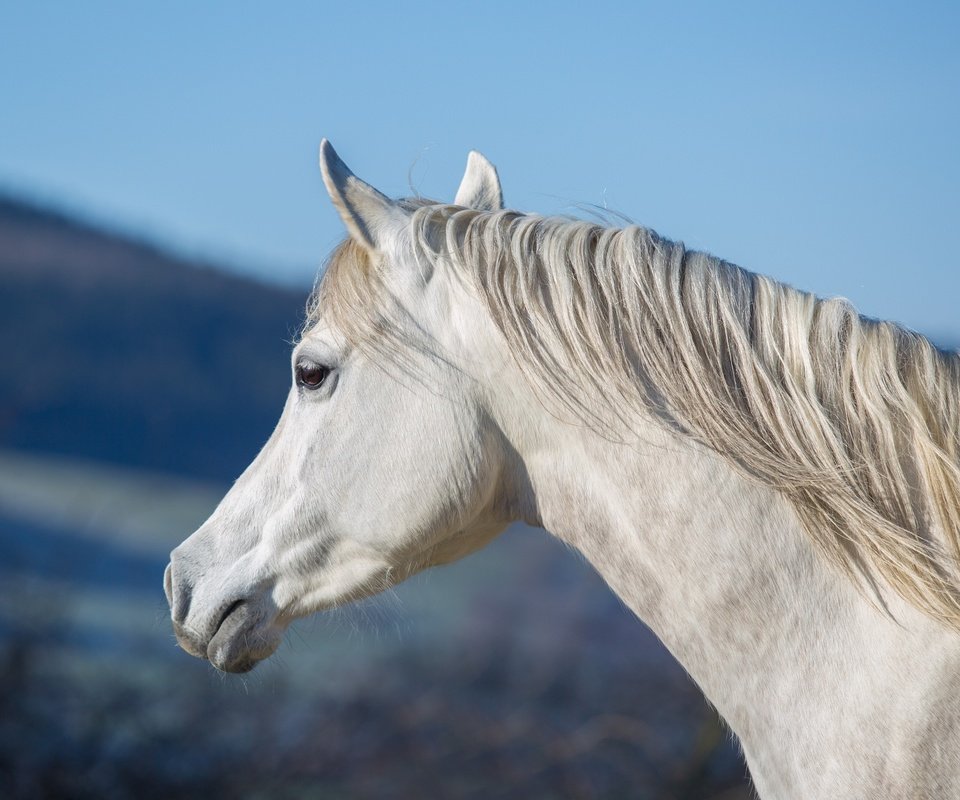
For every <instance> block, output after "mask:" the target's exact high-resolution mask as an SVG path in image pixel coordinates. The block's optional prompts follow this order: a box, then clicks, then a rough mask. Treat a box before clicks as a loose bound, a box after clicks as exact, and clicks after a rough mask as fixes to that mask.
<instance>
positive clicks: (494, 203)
mask: <svg viewBox="0 0 960 800" xmlns="http://www.w3.org/2000/svg"><path fill="white" fill-rule="evenodd" d="M453 203H454V205H457V206H464V207H465V208H476V209H478V210H479V211H499V210H500V209H501V208H503V190H502V189H501V188H500V178H499V177H498V176H497V168H496V167H495V166H493V164H491V163H490V162H489V161H487V159H486V158H484V157H483V156H482V155H480V153H478V152H477V151H476V150H471V151H470V155H468V156H467V171H466V172H464V173H463V180H462V181H460V188H459V189H457V198H456V200H454V201H453Z"/></svg>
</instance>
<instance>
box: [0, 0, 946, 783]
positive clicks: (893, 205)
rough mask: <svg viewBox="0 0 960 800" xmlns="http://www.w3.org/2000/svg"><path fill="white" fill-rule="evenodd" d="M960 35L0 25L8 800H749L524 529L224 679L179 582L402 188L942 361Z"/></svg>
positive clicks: (15, 7)
mask: <svg viewBox="0 0 960 800" xmlns="http://www.w3.org/2000/svg"><path fill="white" fill-rule="evenodd" d="M958 41H960V7H958V6H957V5H956V4H955V3H919V4H911V5H910V6H909V8H907V7H905V6H902V5H899V4H892V3H891V4H886V3H840V4H838V3H832V2H831V3H816V2H815V3H805V4H802V5H798V6H795V7H785V6H783V5H782V4H765V3H739V2H734V3H723V4H718V3H707V2H703V3H684V4H677V3H658V4H651V3H611V2H602V1H600V2H594V3H590V4H589V5H584V4H581V3H568V2H553V3H551V4H550V5H549V6H544V5H542V4H526V5H522V4H521V5H518V4H507V3H500V2H485V3H479V4H471V5H466V4H451V3H439V2H433V0H424V1H423V2H419V3H417V4H387V3H368V4H348V3H342V4H330V3H328V4H320V3H284V4H281V5H279V6H278V5H276V4H271V5H268V4H266V3H260V4H247V3H229V4H227V3H209V4H196V3H165V4H163V5H162V6H159V5H152V6H146V5H143V4H129V3H119V2H116V3H106V2H90V3H84V4H62V3H46V2H32V3H23V4H12V3H8V4H3V5H2V6H0V353H2V355H0V367H2V368H0V796H2V797H4V798H7V797H9V798H58V797H65V798H66V797H70V798H128V797H129V798H134V797H136V798H154V797H156V798H160V797H164V798H169V797H204V798H220V797H250V798H287V797H289V798H301V797H315V798H354V797H357V798H365V797H370V798H377V797H403V798H406V797H409V798H414V797H417V798H419V797H438V798H440V797H442V798H446V797H451V798H455V797H480V798H500V797H502V798H508V797H523V798H554V797H571V798H581V797H582V798H589V797H602V798H626V797H637V798H693V799H699V798H704V799H706V798H711V799H712V800H720V799H721V798H724V799H725V800H733V799H734V798H747V797H749V796H750V794H749V790H748V784H747V776H746V768H745V766H744V764H743V763H742V761H741V758H740V756H739V753H738V750H737V747H736V745H735V744H734V743H733V742H732V741H731V739H730V736H729V734H728V733H727V732H726V731H725V730H724V729H723V727H722V725H721V723H720V722H719V721H718V719H717V718H716V715H715V714H714V712H713V711H712V709H710V707H709V706H708V705H707V704H706V702H705V701H704V700H703V699H702V698H701V696H700V694H699V692H698V690H697V689H696V687H695V686H694V685H693V683H692V682H691V681H690V680H689V679H688V678H687V677H686V675H685V674H684V672H683V670H682V669H681V668H680V667H679V666H678V665H677V664H676V663H675V662H674V661H673V659H672V658H671V656H670V655H669V653H667V652H666V651H665V650H664V648H663V647H662V645H660V644H659V643H658V642H657V640H656V639H655V637H654V636H653V635H652V634H651V633H650V632H649V631H648V630H647V629H646V628H645V627H644V626H643V625H642V624H641V623H640V622H639V621H637V620H636V619H635V618H634V617H633V616H632V615H631V614H630V613H629V612H628V611H626V610H625V609H624V608H623V606H622V605H621V604H620V602H619V601H618V600H617V599H616V598H615V597H614V596H613V595H612V593H611V592H610V591H609V590H607V589H606V587H605V586H604V584H603V582H602V581H601V580H600V579H599V578H598V577H597V576H596V575H595V574H594V572H593V571H592V570H591V568H590V567H589V565H587V564H585V563H584V562H583V560H582V559H581V558H579V557H578V556H577V555H576V554H575V553H572V552H570V551H568V550H566V549H565V548H563V547H562V546H560V545H559V544H558V543H556V542H555V541H554V540H552V539H550V538H549V536H548V535H547V534H545V533H544V532H542V531H535V530H530V529H525V528H518V529H515V530H511V531H509V532H508V533H507V534H505V535H504V537H502V539H501V540H499V541H498V542H496V543H495V544H493V545H492V546H490V547H489V548H487V549H486V550H484V551H482V552H480V553H478V554H476V555H474V556H472V557H470V558H469V559H466V560H465V561H463V562H461V563H459V564H456V565H453V566H451V567H445V568H442V569H438V570H434V571H432V572H431V573H429V574H426V575H423V576H420V577H418V578H417V579H415V580H413V581H411V582H410V583H408V584H406V585H404V586H402V587H400V588H399V589H398V590H396V591H395V592H393V593H391V594H389V595H387V596H385V597H381V598H378V599H376V600H373V601H370V602H367V603H364V604H360V605H358V606H355V607H353V608H350V609H346V610H343V611H340V612H337V613H335V614H328V615H322V616H318V617H316V618H314V619H311V620H305V621H303V622H301V623H300V624H297V625H295V626H294V629H293V630H292V631H291V633H290V635H289V636H288V640H287V641H286V643H285V644H284V645H283V647H282V648H281V650H280V651H279V653H278V654H277V655H276V656H274V657H273V658H272V659H271V660H270V661H269V662H267V663H265V664H263V665H262V666H260V667H258V669H257V670H256V671H255V672H253V673H252V674H250V675H249V676H245V677H223V676H221V675H218V674H216V673H215V672H214V671H213V670H212V668H210V667H209V665H208V664H206V663H203V662H200V661H198V660H196V659H193V658H191V657H189V656H187V655H186V654H184V653H183V652H181V651H179V650H178V649H177V648H176V647H175V642H174V639H173V635H172V632H171V630H170V626H169V622H168V618H167V617H168V614H167V609H166V603H165V601H164V598H163V592H162V588H161V581H162V573H163V568H164V566H165V564H166V560H167V554H168V553H169V550H170V549H171V548H172V547H174V546H175V545H176V544H178V543H179V542H180V541H181V540H182V539H183V538H185V537H186V536H187V535H189V533H191V532H192V531H193V529H194V528H195V527H196V526H197V525H198V524H199V523H200V522H202V521H203V520H204V519H205V517H206V516H207V515H208V514H209V513H210V511H211V510H212V509H213V507H214V506H215V505H216V503H217V502H218V500H219V498H220V497H221V496H222V494H223V492H224V491H225V490H226V488H227V487H228V486H229V484H230V482H231V480H232V479H234V478H235V477H236V476H237V475H238V474H239V473H240V472H241V471H242V470H243V469H244V467H245V466H246V465H247V463H248V462H249V461H250V459H251V458H252V457H253V456H254V455H255V454H256V452H257V450H258V448H259V447H260V446H261V445H262V444H263V442H264V441H265V440H266V438H267V437H268V436H269V434H270V431H271V429H272V426H273V424H274V423H275V421H276V419H277V417H278V416H279V412H280V409H281V407H282V404H283V400H284V397H285V394H286V391H287V385H288V380H289V368H288V363H287V359H288V355H289V349H290V341H291V340H292V339H293V338H294V337H295V336H296V334H297V331H298V328H299V326H300V324H301V322H302V318H303V307H304V302H305V300H306V297H307V294H308V292H309V289H310V286H311V285H312V282H313V280H314V278H315V276H316V274H317V271H318V269H320V268H321V265H322V262H323V259H324V257H325V255H326V254H327V253H328V252H329V251H330V250H331V248H332V247H333V246H334V245H335V244H336V243H337V242H338V241H339V239H340V238H341V237H342V235H343V232H342V229H341V224H340V221H339V219H338V218H337V217H336V214H335V213H334V211H333V209H332V207H331V206H330V204H329V202H328V200H327V197H326V194H325V192H324V190H323V187H322V183H321V181H320V177H319V172H318V170H317V167H316V153H317V146H318V144H319V141H320V138H321V137H322V136H326V137H328V138H330V139H331V141H332V142H333V143H334V145H335V146H336V147H337V148H338V150H339V152H340V154H341V155H342V156H343V157H344V158H345V160H346V161H347V162H348V163H349V164H350V166H351V167H352V168H353V169H354V170H355V171H356V172H357V173H358V174H359V175H361V176H362V177H364V178H365V179H367V180H369V181H371V182H372V183H374V185H376V186H378V187H379V188H380V189H382V190H383V191H385V192H387V193H388V194H392V195H410V194H415V193H419V194H422V195H426V196H431V197H435V198H438V199H442V200H451V199H452V197H453V194H454V192H455V190H456V187H457V184H458V182H459V179H460V176H461V174H462V170H463V166H464V163H465V157H466V153H467V151H468V150H469V149H471V148H476V149H480V150H481V151H483V152H484V153H485V154H486V155H487V156H488V157H489V158H490V159H491V160H492V161H493V162H494V163H495V164H496V165H497V166H498V168H499V170H500V175H501V178H502V180H503V184H504V190H505V195H506V200H507V204H508V205H509V206H511V207H514V208H520V209H523V210H532V211H538V212H542V213H562V214H571V213H573V214H576V213H580V211H579V210H580V209H583V208H589V207H591V206H599V207H601V208H605V209H608V210H609V211H611V212H618V213H622V214H625V215H627V216H628V217H630V218H632V219H634V220H636V221H638V222H640V223H642V224H646V225H648V226H650V227H653V228H654V229H656V230H658V231H659V232H660V233H661V234H663V235H665V236H668V237H671V238H675V239H682V240H684V241H685V242H686V244H687V245H688V246H690V247H696V248H702V249H707V250H710V251H712V252H714V253H716V254H717V255H720V256H722V257H724V258H726V259H727V260H730V261H734V262H736V263H739V264H741V265H742V266H745V267H747V268H749V269H752V270H755V271H759V272H763V273H766V274H770V275H772V276H774V277H776V278H778V279H781V280H784V281H787V282H789V283H792V284H794V285H797V286H799V287H801V288H805V289H809V290H812V291H815V292H817V293H818V294H821V295H844V296H846V297H848V298H850V299H851V300H853V301H854V302H855V303H856V304H857V306H858V307H859V308H860V309H861V311H862V312H864V313H866V314H868V315H871V316H877V317H884V318H890V319H895V320H898V321H900V322H902V323H903V324H905V325H908V326H909V327H912V328H914V329H916V330H919V331H921V332H924V333H926V334H928V335H930V336H931V337H932V338H933V339H934V340H935V341H936V342H937V343H938V344H940V345H941V346H943V347H947V348H952V347H954V346H955V345H956V344H957V343H958V342H960V324H958V322H957V319H956V314H955V311H954V309H955V305H956V298H957V297H958V289H960V255H958V254H957V253H956V250H955V248H954V237H955V235H956V231H957V220H958V218H960V213H958V212H960V190H958V187H960V159H958V158H957V151H956V143H957V142H958V141H960V49H958V48H957V46H956V45H957V42H958Z"/></svg>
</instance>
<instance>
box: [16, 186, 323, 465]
mask: <svg viewBox="0 0 960 800" xmlns="http://www.w3.org/2000/svg"><path fill="white" fill-rule="evenodd" d="M306 295H307V292H306V290H304V291H303V292H297V291H293V290H289V289H282V288H278V287H274V286H268V285H265V284H261V283H257V282H255V281H252V280H249V279H245V278H241V277H238V276H236V275H230V274H227V273H226V272H225V271H223V270H221V269H218V268H216V267H214V266H212V265H210V264H205V263H196V262H192V261H189V260H187V259H185V258H182V257H178V256H175V255H172V254H169V253H166V252H164V251H162V250H160V249H158V248H157V247H155V246H152V245H150V244H147V243H144V242H139V241H136V240H133V239H131V238H127V237H124V236H121V235H119V234H115V233H111V232H108V231H105V230H100V229H97V228H96V227H93V226H91V225H88V224H85V223H82V222H79V221H77V220H75V219H71V218H69V217H67V216H64V215H63V214H60V213H57V212H53V211H50V210H47V209H43V208H40V207H38V206H36V205H33V204H30V203H27V202H24V201H22V200H18V199H15V198H12V197H9V196H5V195H2V194H0V352H3V365H4V368H3V369H2V370H0V446H2V447H8V448H10V447H12V448H18V449H31V450H40V451H45V452H49V453H55V454H64V455H71V456H82V457H86V458H93V459H97V460H101V461H107V462H112V463H116V464H122V465H130V466H136V467H148V468H152V469H158V470H162V471H167V472H177V473H181V474H188V475H193V476H197V477H203V478H214V479H219V480H222V479H232V478H234V477H236V475H237V471H238V468H240V469H242V468H243V466H244V465H246V464H247V463H249V461H250V460H251V459H252V457H253V456H254V455H255V454H256V450H257V448H258V447H259V446H260V445H261V444H262V443H263V442H264V441H265V440H266V438H267V437H268V436H269V434H270V431H271V430H272V427H273V425H274V424H275V423H276V420H277V419H278V418H279V415H280V410H281V408H282V406H283V401H284V397H285V396H286V392H287V387H288V385H289V367H288V358H289V350H290V345H289V342H290V340H291V339H292V338H293V337H294V336H295V335H296V331H297V328H298V325H299V324H300V321H301V320H302V315H303V311H302V310H303V307H304V302H305V299H306ZM241 431H242V432H243V433H242V435H238V432H241Z"/></svg>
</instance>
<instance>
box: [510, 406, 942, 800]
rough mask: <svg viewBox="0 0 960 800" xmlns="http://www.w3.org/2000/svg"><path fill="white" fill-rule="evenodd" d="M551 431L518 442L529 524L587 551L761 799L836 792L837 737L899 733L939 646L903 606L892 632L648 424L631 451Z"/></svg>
mask: <svg viewBox="0 0 960 800" xmlns="http://www.w3.org/2000/svg"><path fill="white" fill-rule="evenodd" d="M517 407H519V406H516V405H515V406H514V408H517ZM532 413H535V412H532ZM540 422H541V424H540V425H539V427H538V426H537V425H531V424H530V423H529V420H526V421H525V422H524V424H523V425H522V426H520V427H518V428H517V429H516V431H515V432H516V441H517V442H518V443H519V446H518V447H517V450H518V455H519V457H520V459H521V461H522V470H523V474H524V480H525V483H526V484H527V485H528V486H529V493H530V498H529V500H530V504H529V507H530V508H531V509H532V512H531V514H528V515H527V516H528V519H530V521H532V522H536V523H538V524H541V525H542V526H543V527H545V528H546V529H547V530H549V531H550V532H551V533H553V534H554V535H556V536H557V537H559V538H560V539H562V540H564V541H565V542H567V543H568V544H570V545H572V546H574V547H576V548H577V549H579V550H580V551H581V552H582V553H583V554H584V555H585V557H586V558H587V559H588V560H589V561H590V562H591V563H592V564H593V565H594V566H595V567H596V569H597V570H598V571H599V572H600V573H601V575H603V577H604V578H605V579H606V581H607V582H608V583H609V585H610V586H611V587H612V588H613V590H614V591H615V592H616V593H617V594H618V595H619V596H620V597H621V598H622V599H623V600H624V602H625V603H626V604H627V605H628V606H629V607H630V608H631V609H632V610H633V611H634V612H635V613H636V614H637V615H638V616H639V617H640V618H641V619H642V620H643V621H644V622H645V623H646V624H647V625H648V626H649V627H650V628H651V629H652V630H653V631H654V632H655V633H656V634H657V635H658V636H659V637H660V638H661V640H662V641H663V642H664V643H665V644H666V646H667V647H668V648H669V649H670V651H671V652H672V653H673V654H674V656H675V657H676V658H677V659H678V660H679V661H680V663H681V664H682V665H683V666H684V667H685V668H686V670H687V671H688V672H689V674H690V675H691V676H692V677H693V678H694V679H695V680H696V681H697V683H698V684H699V685H700V687H701V689H702V690H703V691H704V692H705V694H706V695H707V697H708V698H709V699H710V701H711V702H712V703H713V704H714V705H715V706H716V708H717V709H718V711H719V712H720V713H721V714H722V715H723V716H724V718H725V719H726V720H727V722H728V723H729V724H730V726H731V727H732V728H733V730H734V731H735V732H736V733H737V734H738V735H739V737H740V739H741V742H742V744H743V746H744V750H745V753H746V755H747V758H748V762H749V763H750V766H751V771H752V772H753V774H754V778H755V780H756V781H757V783H758V788H763V789H764V791H762V792H761V793H762V794H763V795H764V796H766V793H767V792H770V793H771V794H775V795H777V796H779V795H780V794H781V790H782V792H783V794H782V796H812V795H804V794H802V792H803V791H813V790H814V788H815V787H820V789H824V786H825V785H829V786H831V787H832V788H831V790H832V789H834V788H837V787H836V786H833V785H832V784H829V783H827V784H824V783H823V782H824V781H825V780H826V779H825V778H824V774H825V773H824V772H823V770H822V769H819V768H818V767H817V765H822V764H823V761H824V759H827V760H828V761H829V760H831V759H835V757H836V753H835V752H831V748H836V747H838V746H839V740H840V739H841V738H842V737H843V736H844V735H845V734H843V733H841V732H840V728H838V725H839V726H841V727H842V725H844V724H849V720H850V719H852V718H857V719H861V720H863V721H864V728H865V730H869V729H871V727H872V726H873V725H874V724H886V723H888V722H890V719H889V717H888V716H885V715H887V711H888V709H886V708H884V703H885V702H886V700H885V698H884V697H879V698H878V696H877V693H878V692H882V691H883V689H884V685H883V684H884V682H885V681H886V682H891V681H892V682H896V681H898V680H900V678H902V677H903V676H904V675H905V674H908V673H909V672H910V670H911V667H910V665H909V662H908V660H907V659H906V658H905V656H904V653H905V644H907V645H909V646H910V647H922V648H925V652H926V654H928V655H929V657H930V658H931V659H932V660H936V658H937V657H938V656H937V653H938V652H945V651H944V650H943V646H942V645H943V631H942V630H941V629H939V628H938V627H937V626H936V625H935V624H933V623H931V622H930V621H929V620H928V619H926V618H925V617H922V616H921V615H919V614H918V613H917V612H915V611H914V610H913V609H912V608H909V607H905V606H904V604H902V603H901V602H900V601H899V600H898V598H896V597H893V598H889V601H890V605H891V608H892V609H893V610H894V611H895V613H896V615H897V618H898V621H897V622H893V621H891V620H890V619H889V618H888V617H885V616H884V615H883V614H882V613H880V612H878V610H877V609H876V607H875V606H874V605H872V604H871V603H870V602H869V601H868V600H866V599H865V597H864V596H863V594H862V593H860V592H858V591H857V589H856V588H855V587H854V586H853V584H852V582H851V581H850V580H849V579H847V578H846V577H844V576H842V575H840V574H839V573H837V572H835V571H834V570H833V569H832V568H830V567H829V566H827V564H826V563H825V562H824V561H823V560H822V559H821V558H819V557H818V556H817V554H816V553H815V552H814V551H813V549H812V546H811V544H810V540H809V538H808V537H807V535H806V534H805V533H804V531H803V529H802V526H801V524H800V522H799V520H798V517H797V515H796V513H795V512H794V510H793V508H792V507H791V506H790V504H789V503H788V502H787V501H786V500H784V499H783V498H782V497H781V496H780V495H779V494H778V493H776V492H775V491H773V490H770V489H768V488H765V487H762V486H759V485H757V484H756V483H754V482H752V481H751V480H749V479H748V478H746V477H744V476H743V475H741V474H740V473H738V472H737V471H736V470H734V469H733V468H732V467H731V466H730V465H729V464H728V463H727V462H726V461H725V460H723V459H722V458H720V457H719V456H717V455H716V454H714V453H712V452H710V451H707V450H706V449H704V448H702V447H700V446H698V445H696V444H695V443H693V442H691V441H689V440H688V439H686V438H684V437H681V436H678V435H676V434H674V433H672V432H670V431H667V430H665V429H663V428H662V427H661V426H659V425H656V424H653V423H651V424H650V426H649V428H648V429H647V430H644V431H641V433H640V436H639V437H638V439H637V441H638V444H637V445H635V446H626V445H622V444H615V443H611V442H609V441H606V440H604V439H602V438H601V437H599V436H596V435H594V434H592V433H591V432H590V431H589V430H587V429H584V428H583V427H577V426H573V425H564V424H562V423H560V422H557V421H556V420H555V419H553V418H552V417H551V418H549V419H548V418H546V416H545V415H543V414H542V413H541V414H540ZM508 435H509V434H508ZM511 438H512V437H511ZM901 623H902V624H901ZM907 630H909V631H910V633H906V632H905V631H907ZM905 637H906V638H905ZM910 637H912V639H911V638H910ZM938 648H939V649H938ZM913 652H918V651H913ZM944 657H948V656H944ZM949 657H950V658H955V657H956V653H955V651H954V650H953V649H951V650H950V651H949ZM931 674H933V673H931ZM915 677H916V676H915V675H914V678H915ZM886 688H887V689H888V690H889V689H890V687H889V686H887V687H886ZM892 691H893V692H894V694H895V691H896V690H892ZM845 706H848V707H849V712H850V716H847V717H844V716H843V715H842V712H841V716H839V717H838V711H839V710H840V709H842V708H844V707H845ZM864 709H869V714H872V715H874V716H873V717H870V718H869V719H866V718H865V714H866V713H867V712H865V711H864ZM890 713H893V712H890ZM911 713H914V714H915V713H916V711H915V710H914V711H912V712H911ZM831 731H832V732H833V733H831ZM864 746H867V745H866V744H865V745H864ZM871 766H872V765H870V764H868V763H866V762H864V764H863V765H862V769H864V770H869V769H870V768H871ZM818 769H819V771H817V770H818ZM857 769H860V767H858V768H857ZM880 774H882V770H880ZM763 776H766V777H763ZM867 777H869V779H870V780H876V779H877V778H876V772H874V773H873V774H871V775H870V776H867ZM867 777H863V780H867ZM845 779H846V776H845V777H844V780H845ZM861 785H867V784H866V783H862V784H861ZM800 786H802V787H804V788H803V789H802V790H801V793H800V794H797V795H795V794H794V791H795V790H796V789H797V787H800ZM824 790H826V789H824ZM836 796H842V795H840V794H837V795H836Z"/></svg>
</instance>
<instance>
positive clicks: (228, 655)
mask: <svg viewBox="0 0 960 800" xmlns="http://www.w3.org/2000/svg"><path fill="white" fill-rule="evenodd" d="M282 639H283V629H282V628H280V627H279V626H278V625H276V624H275V623H271V622H268V621H267V620H265V619H263V616H262V615H261V614H259V613H257V611H256V610H255V609H254V607H253V606H252V605H251V604H249V603H246V602H240V603H237V604H235V605H234V606H233V607H232V608H231V609H230V610H229V611H228V612H227V614H226V615H225V616H224V618H223V621H222V622H221V623H220V627H219V628H218V629H217V632H216V633H215V634H214V635H213V638H212V639H211V640H210V642H209V643H208V644H207V649H206V657H207V659H209V661H210V663H211V664H213V666H214V667H216V668H217V669H218V670H220V671H221V672H233V673H242V672H249V671H250V670H252V669H253V668H254V667H255V666H256V665H257V664H259V663H260V662H261V661H263V660H264V659H265V658H268V657H269V656H271V655H273V653H274V651H275V650H276V649H277V648H278V647H279V646H280V642H281V641H282Z"/></svg>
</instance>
